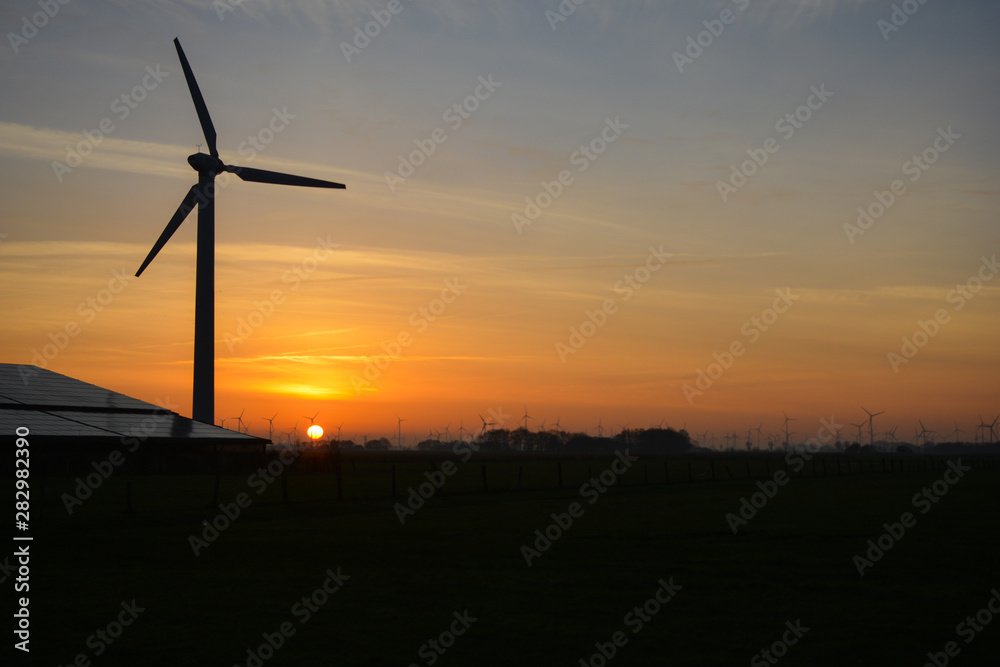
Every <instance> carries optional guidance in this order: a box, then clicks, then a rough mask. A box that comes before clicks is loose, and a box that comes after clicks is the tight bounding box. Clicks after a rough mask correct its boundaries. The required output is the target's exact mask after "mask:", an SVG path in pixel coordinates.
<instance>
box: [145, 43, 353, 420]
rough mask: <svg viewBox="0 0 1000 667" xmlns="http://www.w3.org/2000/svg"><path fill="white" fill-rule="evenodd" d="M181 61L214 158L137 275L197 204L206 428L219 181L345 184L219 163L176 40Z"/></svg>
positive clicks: (200, 404) (211, 392) (194, 159)
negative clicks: (228, 177) (227, 177)
mask: <svg viewBox="0 0 1000 667" xmlns="http://www.w3.org/2000/svg"><path fill="white" fill-rule="evenodd" d="M174 46H175V47H176V48H177V57H178V58H180V61H181V68H182V69H183V70H184V78H185V79H187V84H188V89H189V90H190V91H191V99H192V100H194V108H195V111H196V112H197V113H198V120H199V121H200V122H201V129H202V131H203V132H204V133H205V141H206V142H207V145H208V151H209V154H208V155H206V154H205V153H201V152H198V153H195V154H194V155H190V156H188V164H190V165H191V168H192V169H194V170H195V171H197V172H198V183H197V184H196V185H193V186H191V189H190V190H188V193H187V194H186V195H185V196H184V200H183V201H182V202H181V205H180V206H179V207H178V208H177V211H176V212H175V213H174V215H173V217H172V218H170V222H168V223H167V226H166V228H164V230H163V233H162V234H160V238H158V239H157V240H156V243H155V244H153V249H152V250H150V251H149V254H148V255H147V256H146V259H145V260H144V261H143V263H142V265H141V266H140V267H139V270H138V271H136V272H135V275H136V276H140V275H142V272H143V271H145V270H146V267H147V266H149V263H150V262H152V261H153V258H154V257H156V254H157V253H158V252H160V249H161V248H163V246H164V245H165V244H166V243H167V241H169V240H170V237H171V236H173V234H174V232H176V231H177V228H178V227H180V226H181V223H182V222H184V219H185V218H186V217H187V216H188V214H189V213H190V212H191V211H192V210H193V209H194V207H195V206H196V205H197V207H198V258H197V269H196V278H195V283H196V286H195V306H194V312H195V315H194V390H193V392H192V403H193V406H192V411H191V412H192V415H191V416H192V417H193V418H194V419H195V420H196V421H200V422H204V423H206V424H213V423H215V347H214V346H215V192H216V190H215V177H216V176H218V175H219V174H220V173H222V172H229V173H233V174H236V175H237V176H239V177H240V178H241V179H243V180H244V181H250V182H253V183H273V184H276V185H298V186H302V187H308V188H336V189H343V188H345V187H346V186H344V185H343V184H341V183H332V182H330V181H321V180H319V179H315V178H305V177H303V176H292V175H290V174H281V173H278V172H275V171H264V170H262V169H251V168H249V167H236V166H233V165H227V164H225V163H224V162H223V161H222V160H220V159H219V151H218V149H217V148H216V134H215V125H213V124H212V118H211V117H210V116H209V115H208V107H207V106H206V105H205V98H204V97H202V95H201V90H200V89H199V88H198V82H197V81H195V78H194V72H192V71H191V66H190V65H189V64H188V60H187V56H185V55H184V50H183V49H182V48H181V43H180V41H179V40H177V39H174Z"/></svg>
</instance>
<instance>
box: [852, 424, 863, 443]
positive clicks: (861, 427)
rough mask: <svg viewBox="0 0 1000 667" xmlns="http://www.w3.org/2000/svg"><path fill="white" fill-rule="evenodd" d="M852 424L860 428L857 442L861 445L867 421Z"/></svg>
mask: <svg viewBox="0 0 1000 667" xmlns="http://www.w3.org/2000/svg"><path fill="white" fill-rule="evenodd" d="M851 426H853V427H854V428H856V429H858V440H857V443H858V444H859V445H860V444H861V431H862V429H864V427H865V423H864V422H861V423H860V424H855V423H853V422H852V423H851Z"/></svg>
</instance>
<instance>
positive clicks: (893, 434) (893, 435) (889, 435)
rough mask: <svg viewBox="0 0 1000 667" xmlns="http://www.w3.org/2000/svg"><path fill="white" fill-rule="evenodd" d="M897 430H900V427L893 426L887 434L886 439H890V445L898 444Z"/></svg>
mask: <svg viewBox="0 0 1000 667" xmlns="http://www.w3.org/2000/svg"><path fill="white" fill-rule="evenodd" d="M897 428H899V427H898V426H893V427H892V428H891V429H889V430H888V431H886V432H885V437H887V438H889V442H890V443H893V442H896V429H897Z"/></svg>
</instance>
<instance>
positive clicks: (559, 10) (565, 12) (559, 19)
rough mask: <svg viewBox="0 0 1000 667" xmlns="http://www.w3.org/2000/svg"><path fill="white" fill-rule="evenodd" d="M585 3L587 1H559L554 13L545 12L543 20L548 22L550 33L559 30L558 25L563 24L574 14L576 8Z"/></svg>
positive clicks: (549, 10)
mask: <svg viewBox="0 0 1000 667" xmlns="http://www.w3.org/2000/svg"><path fill="white" fill-rule="evenodd" d="M585 2H587V0H561V2H560V3H559V5H558V6H557V7H556V9H555V11H553V10H551V9H546V10H545V20H546V21H548V22H549V27H550V28H552V32H555V31H556V30H557V29H558V28H559V24H560V23H563V22H565V21H566V20H567V19H568V18H569V17H570V16H573V14H575V13H576V8H577V7H579V6H580V5H582V4H584V3H585Z"/></svg>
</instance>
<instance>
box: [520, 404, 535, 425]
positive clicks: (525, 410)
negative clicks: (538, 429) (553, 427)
mask: <svg viewBox="0 0 1000 667" xmlns="http://www.w3.org/2000/svg"><path fill="white" fill-rule="evenodd" d="M521 419H523V420H524V430H525V431H527V430H528V420H529V419H534V417H532V416H531V415H529V414H528V405H527V404H525V405H524V416H523V417H521Z"/></svg>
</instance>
